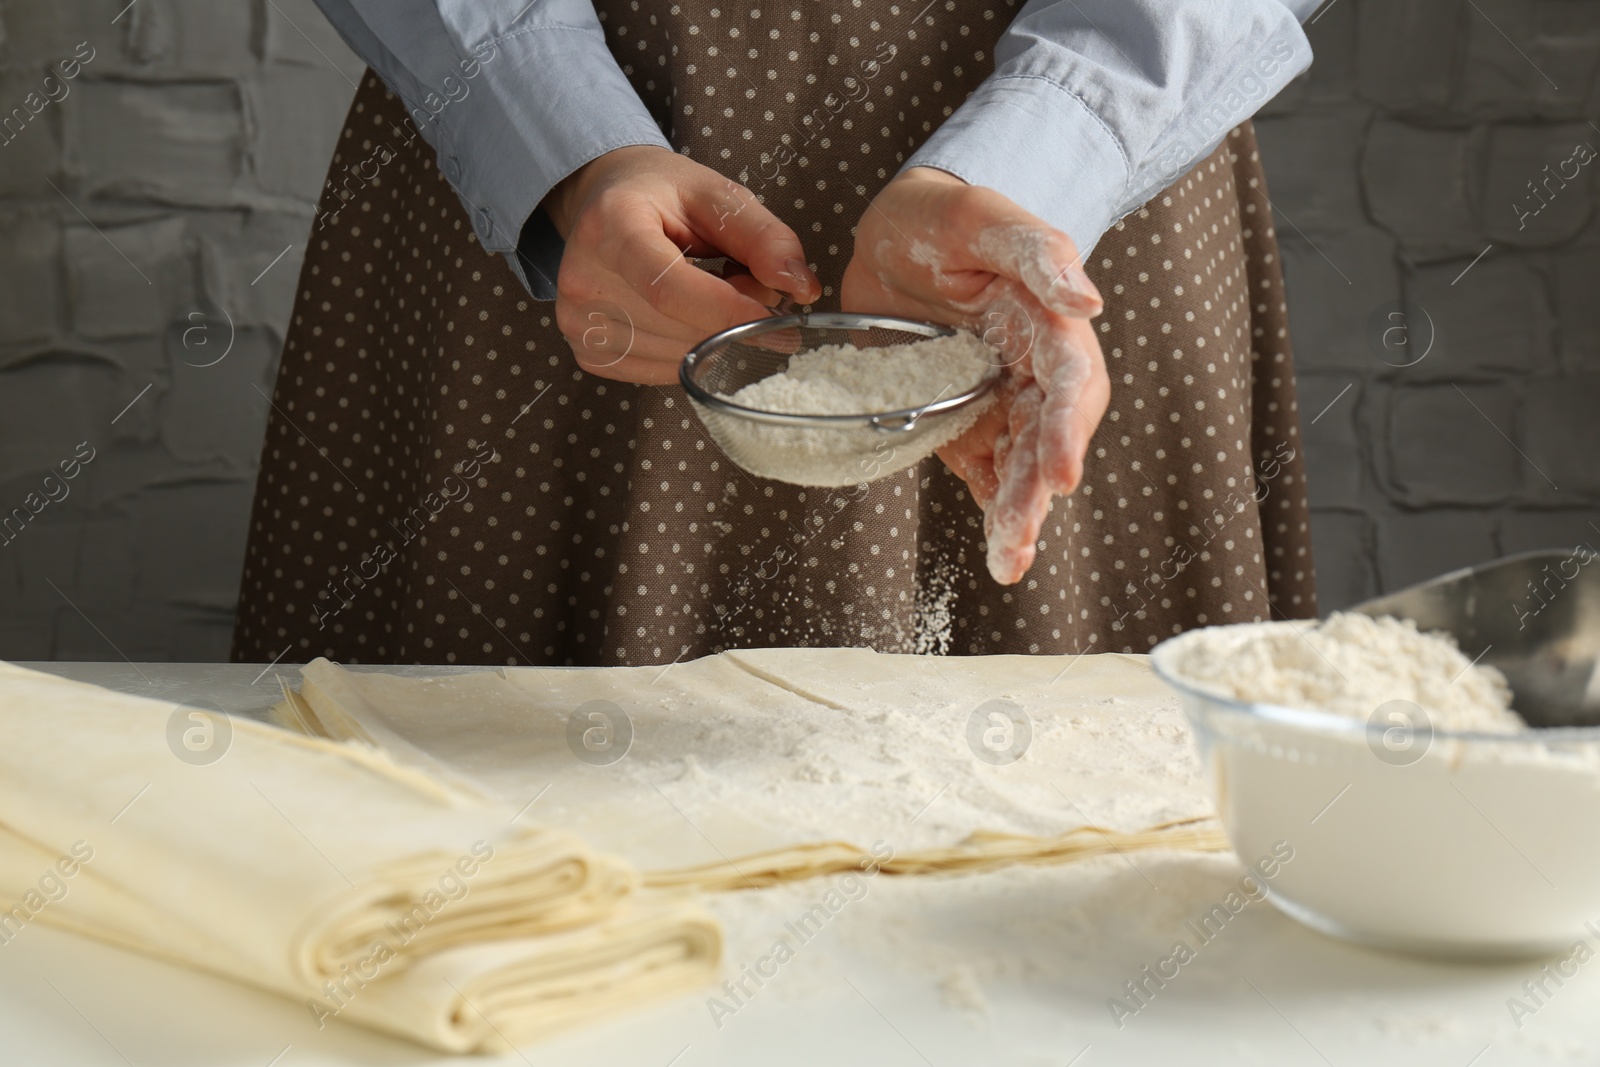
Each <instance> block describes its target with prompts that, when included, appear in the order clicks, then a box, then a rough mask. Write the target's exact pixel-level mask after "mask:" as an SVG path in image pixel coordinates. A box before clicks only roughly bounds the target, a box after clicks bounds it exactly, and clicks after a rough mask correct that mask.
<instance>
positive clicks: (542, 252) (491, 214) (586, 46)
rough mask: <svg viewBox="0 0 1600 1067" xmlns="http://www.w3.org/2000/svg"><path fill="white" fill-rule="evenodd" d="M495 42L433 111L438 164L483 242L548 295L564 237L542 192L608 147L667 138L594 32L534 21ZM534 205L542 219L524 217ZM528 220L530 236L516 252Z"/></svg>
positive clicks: (661, 142) (539, 294) (537, 292)
mask: <svg viewBox="0 0 1600 1067" xmlns="http://www.w3.org/2000/svg"><path fill="white" fill-rule="evenodd" d="M493 48H494V52H493V53H492V54H489V53H487V52H486V50H480V52H479V54H478V58H479V63H480V64H481V71H480V74H479V78H478V79H477V81H476V83H475V84H474V83H472V82H468V83H467V84H469V85H472V92H471V93H470V94H469V95H468V96H466V97H464V98H462V99H461V100H459V101H455V102H451V103H449V104H448V105H447V106H444V107H443V108H442V110H441V111H440V112H439V113H438V114H437V116H436V118H435V120H434V121H435V122H436V124H437V125H436V130H437V132H438V134H439V139H438V140H437V142H436V143H437V144H438V146H439V167H440V170H441V171H442V172H443V174H444V176H445V177H446V178H447V179H448V180H449V181H450V183H451V184H452V185H454V186H455V189H456V192H457V193H458V195H460V197H461V200H462V203H463V204H465V205H466V207H467V210H468V212H469V214H470V215H471V218H472V228H473V230H474V232H476V233H477V235H478V240H479V242H480V243H482V245H483V247H484V248H485V249H487V250H488V251H490V252H498V253H501V254H504V255H505V256H506V257H507V258H508V260H509V261H510V264H511V268H512V270H513V271H514V272H515V273H516V275H517V277H518V278H519V279H520V280H521V281H522V282H523V284H524V285H525V286H527V288H528V290H529V292H530V293H532V294H533V295H534V297H535V298H536V299H543V300H549V299H554V297H555V278H556V270H557V269H558V267H559V264H560V260H561V239H560V237H559V236H558V235H557V234H556V232H555V228H554V226H551V225H549V223H548V219H547V218H545V216H544V212H543V211H538V210H537V209H538V207H539V203H540V201H542V200H543V199H544V198H545V195H546V194H547V193H549V192H550V190H551V189H552V188H554V187H555V185H556V183H558V182H559V181H561V180H562V179H563V178H565V177H566V176H567V175H569V174H571V173H572V172H573V171H575V170H577V169H578V168H579V167H582V166H583V165H584V164H585V163H588V162H589V161H590V160H592V159H595V158H596V157H598V156H601V155H604V154H605V153H607V152H610V151H611V150H613V149H616V148H622V147H624V146H627V145H655V146H657V147H661V148H668V149H670V147H671V146H670V145H669V144H668V143H667V139H666V138H665V137H663V136H662V134H661V130H660V128H659V127H657V125H656V123H655V120H654V119H652V118H651V117H650V113H649V111H648V110H646V109H645V106H644V103H643V102H642V101H641V100H640V99H639V97H638V94H637V93H635V92H634V91H633V86H632V85H630V84H628V79H627V78H626V77H625V76H624V75H623V73H622V71H621V70H620V69H619V68H618V67H617V63H616V60H615V59H613V58H612V56H611V52H610V51H609V50H608V49H607V48H606V45H605V40H604V38H603V37H602V36H601V35H600V34H599V33H597V32H594V31H590V30H582V29H576V28H572V27H563V26H543V27H532V28H530V29H526V30H522V31H518V32H516V33H513V34H510V35H508V36H506V37H502V38H500V39H498V40H496V41H494V42H493ZM421 114H422V115H423V116H424V117H425V116H426V112H422V113H421ZM416 117H418V112H416V111H413V118H416ZM536 212H537V216H538V218H539V219H543V220H544V225H543V226H538V225H535V226H532V227H526V224H527V223H529V222H530V220H534V219H535V214H536ZM525 227H526V228H527V229H528V230H529V234H528V237H529V239H530V242H531V243H530V245H529V246H528V247H526V248H525V249H524V250H523V251H522V252H521V253H519V251H518V248H519V244H522V242H523V236H524V229H525Z"/></svg>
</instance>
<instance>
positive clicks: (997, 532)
mask: <svg viewBox="0 0 1600 1067" xmlns="http://www.w3.org/2000/svg"><path fill="white" fill-rule="evenodd" d="M1043 404H1044V392H1043V390H1041V389H1040V388H1039V386H1038V385H1037V384H1036V383H1029V384H1028V385H1026V386H1024V387H1023V388H1022V390H1021V391H1020V392H1019V393H1018V394H1017V396H1016V399H1015V400H1013V401H1012V403H1011V410H1010V430H1009V433H1008V434H1006V435H1003V436H1002V437H1001V438H1000V439H999V441H998V442H997V444H996V449H995V458H996V463H995V470H996V472H997V473H998V474H999V477H1000V485H999V488H998V489H997V491H996V492H995V495H994V499H993V500H992V501H990V504H989V507H988V509H987V510H985V512H984V516H983V531H984V535H985V536H986V537H987V538H988V541H989V550H988V564H989V573H990V575H992V576H993V578H994V580H995V581H997V582H999V583H1000V584H1001V585H1012V584H1014V583H1016V582H1017V581H1019V580H1020V579H1021V578H1022V576H1023V575H1024V574H1026V573H1027V571H1028V567H1029V566H1031V565H1032V564H1033V557H1034V553H1035V551H1036V547H1035V546H1036V544H1037V542H1038V540H1039V530H1040V529H1041V528H1042V527H1043V526H1044V520H1045V516H1047V515H1048V514H1049V513H1050V500H1051V495H1052V494H1051V492H1050V487H1049V486H1048V485H1047V484H1045V481H1044V479H1043V478H1042V477H1041V476H1040V470H1039V414H1040V411H1041V409H1042V407H1043Z"/></svg>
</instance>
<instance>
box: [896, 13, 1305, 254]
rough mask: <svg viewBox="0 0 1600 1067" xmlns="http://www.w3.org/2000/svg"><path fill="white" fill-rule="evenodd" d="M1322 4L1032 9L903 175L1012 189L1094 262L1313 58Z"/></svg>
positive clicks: (1020, 200)
mask: <svg viewBox="0 0 1600 1067" xmlns="http://www.w3.org/2000/svg"><path fill="white" fill-rule="evenodd" d="M1316 7H1317V4H1316V3H1315V2H1314V0H1185V2H1182V3H1173V2H1172V0H1030V2H1029V3H1027V4H1026V5H1025V6H1024V7H1023V9H1022V11H1021V12H1020V13H1019V14H1018V15H1017V17H1016V19H1015V20H1013V22H1012V24H1011V26H1010V27H1009V28H1008V29H1007V31H1006V33H1005V34H1004V36H1003V37H1002V38H1001V40H1000V43H999V45H998V46H997V48H996V50H995V71H994V74H993V75H991V76H990V77H989V78H988V79H986V80H985V81H984V83H983V84H982V85H980V86H979V87H978V89H977V90H976V91H975V92H973V94H972V95H971V96H970V97H969V98H968V99H967V101H966V103H964V104H963V105H962V106H961V107H960V108H959V109H957V110H956V112H955V113H954V114H953V115H951V116H950V118H948V119H947V120H946V121H945V122H944V124H943V125H942V126H941V127H940V128H939V129H938V130H936V131H935V132H934V134H933V136H932V137H930V138H929V139H928V141H927V142H926V143H925V144H924V145H923V146H922V147H921V148H920V149H918V150H917V152H915V153H914V154H913V155H912V156H911V158H910V159H909V160H907V162H906V167H908V168H909V167H918V166H921V167H936V168H938V169H940V170H943V171H947V172H949V173H951V174H954V175H956V176H957V177H959V178H961V179H963V180H965V181H967V182H968V183H970V184H973V185H983V186H987V187H989V188H992V189H995V190H998V191H999V192H1002V193H1004V194H1005V195H1007V196H1008V197H1010V198H1011V199H1013V200H1015V201H1016V202H1017V203H1018V204H1020V205H1021V206H1022V207H1024V208H1026V209H1027V210H1029V211H1031V212H1033V213H1034V214H1036V215H1038V216H1040V217H1041V218H1043V219H1044V220H1045V221H1047V222H1049V223H1050V224H1051V225H1053V226H1056V227H1057V228H1059V229H1061V230H1063V231H1065V232H1066V233H1067V234H1068V235H1069V236H1071V237H1072V239H1073V240H1074V242H1076V243H1077V245H1078V248H1079V249H1080V250H1081V251H1082V252H1083V253H1084V254H1087V253H1088V251H1089V249H1090V248H1092V247H1093V246H1094V244H1095V243H1096V242H1097V241H1099V239H1100V237H1101V235H1102V234H1104V233H1105V231H1106V230H1107V229H1109V228H1110V227H1111V226H1112V225H1113V224H1115V223H1116V221H1117V220H1118V219H1120V218H1122V216H1124V215H1126V214H1128V213H1129V212H1131V211H1134V210H1137V209H1138V207H1139V206H1140V205H1142V204H1143V203H1144V202H1145V201H1147V200H1149V199H1150V197H1152V196H1154V195H1155V194H1156V193H1157V192H1159V191H1160V190H1162V189H1164V188H1166V187H1167V186H1168V185H1170V184H1172V182H1173V181H1175V180H1176V179H1177V178H1178V177H1179V176H1181V175H1182V174H1183V173H1185V172H1186V171H1187V170H1188V169H1189V168H1191V167H1193V166H1194V165H1195V164H1196V163H1198V162H1199V161H1200V160H1202V159H1204V158H1205V157H1206V156H1207V155H1208V154H1209V153H1210V151H1211V150H1212V149H1213V148H1215V147H1216V145H1217V144H1218V143H1220V142H1221V140H1222V139H1223V138H1224V137H1225V136H1227V133H1228V131H1229V130H1230V129H1232V128H1233V127H1234V126H1236V125H1238V124H1239V123H1240V122H1242V121H1244V120H1245V119H1247V118H1249V117H1250V116H1251V115H1252V114H1254V113H1255V112H1256V110H1257V109H1259V108H1260V107H1261V105H1262V104H1264V103H1266V102H1267V101H1268V100H1269V99H1271V98H1272V97H1273V96H1275V95H1276V94H1277V93H1278V92H1279V91H1280V90H1281V89H1282V88H1283V87H1284V86H1285V85H1287V84H1288V83H1289V81H1290V80H1291V79H1293V78H1294V77H1295V75H1297V74H1299V73H1300V72H1301V71H1303V70H1305V69H1306V67H1308V66H1309V65H1310V63H1311V45H1310V42H1309V41H1307V39H1306V36H1305V32H1304V31H1303V30H1302V29H1301V26H1300V23H1301V20H1303V19H1305V18H1306V17H1308V16H1309V15H1310V14H1311V12H1312V11H1313V10H1315V8H1316Z"/></svg>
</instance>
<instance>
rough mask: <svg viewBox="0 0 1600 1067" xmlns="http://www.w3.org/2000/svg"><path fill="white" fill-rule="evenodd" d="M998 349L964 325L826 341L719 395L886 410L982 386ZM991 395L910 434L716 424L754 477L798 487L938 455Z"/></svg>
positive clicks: (822, 409)
mask: <svg viewBox="0 0 1600 1067" xmlns="http://www.w3.org/2000/svg"><path fill="white" fill-rule="evenodd" d="M993 359H994V357H993V354H992V352H991V350H990V349H989V347H988V346H987V345H985V344H984V343H983V341H981V340H980V339H979V338H977V337H975V336H974V335H973V334H971V333H968V332H966V331H960V332H957V333H955V334H951V335H947V336H941V337H931V338H928V339H927V340H925V341H916V342H913V343H911V344H904V345H890V346H886V347H880V348H859V347H857V346H855V345H852V344H842V345H824V346H822V347H820V348H816V349H813V350H811V351H809V352H802V353H799V354H798V355H796V356H794V357H793V358H791V359H790V360H789V365H788V368H787V369H786V370H784V371H783V372H782V373H781V374H774V375H772V376H771V377H768V378H763V379H762V380H760V381H758V382H752V383H751V384H749V385H747V386H745V387H744V388H742V389H739V390H738V391H736V392H734V393H732V394H731V395H726V394H719V395H721V396H722V399H724V400H728V401H731V402H732V403H735V404H738V405H739V406H741V407H746V408H752V409H755V410H758V411H767V412H775V413H779V414H785V415H859V416H862V417H864V418H865V417H867V416H872V415H882V414H887V413H889V412H893V411H907V410H912V409H916V408H921V407H926V406H928V405H931V404H934V403H937V402H939V401H940V400H948V399H950V398H952V397H956V396H959V395H961V394H963V393H965V392H967V391H969V390H971V389H972V388H974V387H975V386H977V385H978V384H979V383H980V382H981V381H982V380H983V378H984V376H985V375H986V374H987V373H988V372H989V369H990V367H991V366H993ZM991 401H992V396H984V397H982V398H980V399H979V400H977V401H975V402H973V403H971V404H968V405H967V406H965V407H963V408H960V409H958V410H956V411H953V412H948V413H946V412H937V413H933V414H928V415H924V416H922V417H921V418H920V419H919V420H918V421H917V427H916V429H915V430H913V431H908V432H906V433H893V432H888V433H886V432H884V431H881V430H877V429H874V428H873V427H871V426H866V425H860V426H850V427H826V428H811V427H797V426H779V425H772V424H769V423H762V422H755V421H752V420H748V419H742V418H737V417H723V418H718V419H717V420H716V421H715V423H714V424H708V425H710V428H711V429H712V433H713V436H715V437H716V438H717V443H718V444H720V445H721V446H722V447H723V449H724V451H726V452H728V454H729V455H730V456H733V457H734V458H735V459H736V460H738V462H739V464H740V465H741V466H743V467H745V468H746V469H747V470H750V471H752V472H754V473H756V474H761V475H765V476H767V477H773V478H780V479H782V480H784V481H789V482H794V483H796V484H799V485H816V486H844V485H854V484H857V483H860V482H866V481H872V480H873V479H875V478H879V477H883V476H884V475H887V474H890V473H893V472H894V471H897V470H902V469H904V468H906V467H909V466H912V465H913V464H915V463H917V462H919V461H921V460H922V459H925V458H926V457H928V456H930V455H932V454H933V453H934V451H935V450H937V449H938V448H940V447H942V446H944V445H946V444H949V443H950V442H951V441H954V440H955V439H956V438H957V437H960V436H961V435H962V434H963V433H965V432H966V431H967V430H968V429H969V428H971V426H972V424H973V423H974V422H975V421H976V420H977V417H978V415H979V414H980V413H981V412H982V411H983V410H984V409H985V408H986V407H987V406H988V405H989V403H990V402H991Z"/></svg>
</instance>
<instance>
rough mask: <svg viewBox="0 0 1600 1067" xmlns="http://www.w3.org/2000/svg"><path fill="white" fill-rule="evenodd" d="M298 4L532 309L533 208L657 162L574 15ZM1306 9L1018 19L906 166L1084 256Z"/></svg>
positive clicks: (1146, 193) (1276, 6)
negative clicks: (326, 25) (580, 183)
mask: <svg viewBox="0 0 1600 1067" xmlns="http://www.w3.org/2000/svg"><path fill="white" fill-rule="evenodd" d="M316 2H317V6H319V7H320V8H322V10H323V12H324V13H325V14H326V15H327V17H328V19H329V21H331V22H332V23H333V25H334V27H335V28H336V29H337V30H338V31H339V33H340V35H341V36H342V37H344V39H345V41H346V42H348V43H349V45H350V47H351V48H352V49H354V50H355V52H356V53H357V54H358V55H360V56H361V58H362V59H364V60H366V62H367V64H368V65H369V66H371V67H372V69H373V70H374V71H376V72H377V74H378V75H379V77H381V78H382V79H383V80H384V81H385V82H386V83H388V85H389V87H390V88H391V89H392V90H393V91H394V92H395V93H396V95H398V96H399V97H400V98H401V99H402V100H404V101H405V103H406V108H407V110H408V111H409V112H410V113H411V116H412V121H413V122H414V123H415V124H416V126H417V129H418V130H419V132H420V133H421V134H422V136H423V137H424V138H425V139H426V140H427V141H428V143H429V144H431V145H432V146H433V147H434V149H435V150H436V151H437V152H438V155H439V169H440V171H441V173H443V174H444V176H445V177H446V178H447V179H449V181H450V182H451V184H452V185H454V186H455V189H456V192H457V194H458V195H459V196H460V197H461V201H462V203H463V204H464V205H466V208H467V210H468V212H469V213H470V214H471V217H472V225H473V229H474V230H475V231H476V232H477V235H478V240H479V241H480V242H482V244H483V246H484V247H485V248H486V249H488V250H489V251H491V252H498V253H500V254H502V255H505V256H506V257H507V259H508V260H509V262H510V264H511V268H512V270H513V271H515V272H516V275H517V277H518V278H520V279H521V280H522V282H523V284H524V285H526V286H527V287H528V290H529V291H530V292H531V293H532V294H533V295H534V297H536V298H537V299H540V300H550V299H554V298H555V278H556V271H557V269H558V268H559V266H560V260H561V240H560V238H559V237H558V236H557V235H556V233H555V230H554V228H553V227H552V226H550V225H549V223H548V220H546V219H545V218H544V213H543V212H539V213H538V215H537V216H536V215H535V211H536V209H537V208H538V205H539V202H540V201H542V200H543V199H544V197H545V194H546V193H548V192H549V191H550V189H551V188H552V187H553V186H555V184H556V183H557V182H559V181H560V180H561V179H563V178H565V177H566V176H567V175H568V174H571V173H572V172H573V171H575V170H577V169H578V168H579V167H581V166H583V165H584V164H585V163H587V162H589V161H590V160H592V159H594V158H595V157H597V156H600V155H602V154H604V153H606V152H609V151H611V150H612V149H614V148H621V147H623V146H625V145H658V146H661V147H664V148H666V147H670V145H668V143H667V140H666V138H665V137H664V136H663V135H662V133H661V130H660V128H659V127H657V126H656V124H655V121H654V120H653V119H652V118H651V117H650V114H649V112H648V111H647V110H646V109H645V106H644V104H643V103H642V102H641V101H640V100H639V98H638V96H637V94H635V93H634V91H633V87H632V86H631V85H629V84H628V80H627V78H626V76H624V75H623V73H622V70H621V68H619V67H618V66H617V63H616V60H615V59H613V58H612V56H611V52H610V50H609V49H607V47H606V43H605V38H604V36H603V34H602V32H601V29H600V20H599V18H598V17H597V16H596V14H595V10H594V7H593V5H592V3H591V2H590V0H532V2H531V3H530V2H528V0H316ZM813 2H815V0H813ZM1319 2H1320V0H1029V2H1028V3H1026V4H1025V5H1024V6H1023V8H1022V10H1021V12H1020V13H1018V15H1017V17H1016V18H1015V19H1014V20H1013V21H1012V23H1011V26H1010V27H1009V28H1008V29H1007V30H1006V32H1005V34H1004V35H1003V36H1002V37H1001V39H1000V43H999V45H998V46H997V48H996V49H995V71H994V74H992V75H991V76H990V77H989V78H988V79H987V80H985V81H984V83H983V84H982V85H980V86H979V87H978V89H977V91H976V92H974V93H973V94H972V96H971V97H970V98H969V99H968V100H967V102H966V103H965V104H963V105H962V106H961V107H960V108H958V109H957V110H956V112H955V113H954V114H953V115H951V116H950V118H948V119H946V120H945V123H944V125H943V126H941V127H940V128H939V129H938V130H935V131H934V133H933V134H932V136H930V137H929V138H928V140H927V142H926V143H925V144H924V145H923V146H922V148H920V149H919V150H918V151H917V152H916V153H915V154H914V155H913V156H912V157H911V158H910V159H909V160H907V161H906V164H905V165H906V166H907V167H915V166H926V167H937V168H939V169H941V170H945V171H949V172H950V173H951V174H954V175H956V176H957V177H960V178H962V179H964V180H966V181H967V182H969V183H971V184H974V185H984V186H988V187H990V188H992V189H995V190H998V191H999V192H1001V193H1004V194H1005V195H1006V196H1008V197H1010V198H1011V199H1012V200H1014V201H1016V202H1017V203H1018V204H1020V205H1021V206H1022V207H1024V208H1026V209H1027V210H1029V211H1031V212H1033V213H1034V214H1036V215H1038V216H1039V217H1041V218H1043V219H1044V220H1045V221H1047V222H1049V223H1051V224H1052V225H1054V226H1057V227H1059V228H1060V229H1062V230H1064V231H1065V232H1066V233H1067V234H1069V235H1070V236H1071V237H1072V239H1073V240H1074V241H1076V242H1077V244H1078V247H1079V248H1080V249H1082V250H1083V251H1084V252H1087V251H1088V250H1089V249H1090V248H1092V247H1093V246H1094V244H1095V242H1096V241H1098V240H1099V239H1100V236H1101V234H1103V233H1105V231H1106V230H1107V229H1109V228H1110V227H1111V226H1112V225H1113V224H1114V223H1115V222H1116V221H1117V220H1118V219H1119V218H1121V217H1122V216H1123V215H1125V214H1127V213H1129V212H1130V211H1134V210H1136V209H1137V208H1138V207H1139V206H1140V205H1141V204H1143V203H1144V202H1145V201H1146V200H1148V199H1149V198H1150V197H1151V196H1153V195H1154V194H1155V193H1157V192H1158V191H1160V190H1161V189H1163V188H1165V187H1166V186H1168V185H1170V184H1171V183H1172V181H1173V180H1174V179H1176V178H1177V177H1178V176H1179V175H1181V174H1183V173H1184V172H1185V171H1186V170H1188V169H1189V168H1190V167H1191V166H1193V165H1194V164H1195V163H1197V162H1198V161H1199V160H1201V159H1203V158H1205V156H1206V155H1208V154H1209V153H1210V151H1211V150H1212V149H1213V148H1214V147H1216V145H1217V144H1218V143H1219V142H1220V141H1221V140H1222V138H1223V137H1224V136H1226V135H1227V132H1228V130H1229V129H1231V128H1232V127H1234V126H1235V125H1237V124H1238V123H1240V122H1242V121H1243V120H1245V119H1246V118H1248V117H1250V116H1251V115H1252V114H1254V113H1255V111H1256V110H1257V109H1258V108H1260V107H1261V105H1262V104H1264V103H1265V102H1266V101H1267V100H1269V99H1271V98H1272V97H1273V96H1274V95H1276V94H1277V93H1278V91H1279V90H1281V89H1282V88H1283V87H1284V86H1285V85H1287V84H1288V83H1289V81H1290V80H1291V79H1292V78H1294V76H1295V75H1297V74H1299V73H1300V72H1301V71H1303V70H1305V69H1306V67H1307V66H1309V65H1310V63H1311V45H1310V43H1309V42H1308V41H1307V40H1306V36H1305V33H1304V31H1303V30H1302V29H1301V26H1300V23H1301V22H1302V21H1303V20H1304V19H1305V18H1307V17H1308V16H1309V15H1310V14H1311V13H1312V11H1314V10H1315V9H1316V7H1317V6H1318V3H1319ZM530 222H531V225H529V226H528V231H529V239H528V240H526V241H523V242H522V246H521V249H520V251H519V248H518V243H519V239H520V238H521V236H522V232H523V227H524V224H527V223H530Z"/></svg>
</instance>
